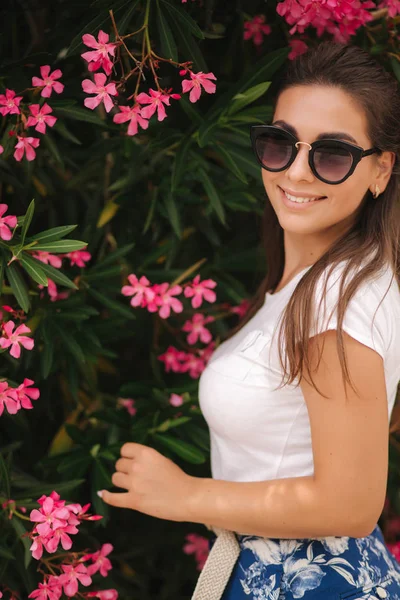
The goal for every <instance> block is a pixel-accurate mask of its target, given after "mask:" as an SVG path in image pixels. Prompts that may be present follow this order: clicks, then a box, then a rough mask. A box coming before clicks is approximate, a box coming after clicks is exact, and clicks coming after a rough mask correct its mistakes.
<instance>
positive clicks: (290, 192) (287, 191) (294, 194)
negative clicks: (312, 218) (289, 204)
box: [278, 186, 323, 198]
mask: <svg viewBox="0 0 400 600" xmlns="http://www.w3.org/2000/svg"><path fill="white" fill-rule="evenodd" d="M278 187H280V186H278ZM281 190H283V191H284V192H286V193H287V194H290V195H291V196H296V198H310V197H311V198H312V197H313V196H312V195H311V196H310V194H309V193H308V194H302V193H301V192H294V191H293V190H289V189H286V188H282V187H281ZM315 197H317V196H315ZM322 197H323V196H322Z"/></svg>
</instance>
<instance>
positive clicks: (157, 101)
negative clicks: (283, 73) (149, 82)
mask: <svg viewBox="0 0 400 600" xmlns="http://www.w3.org/2000/svg"><path fill="white" fill-rule="evenodd" d="M82 41H83V43H84V44H85V45H86V46H88V47H89V48H93V50H92V51H90V52H84V53H83V54H81V56H82V58H83V59H84V60H86V61H87V62H88V69H89V71H91V72H94V71H98V70H99V69H103V70H104V73H95V74H94V81H92V80H91V79H84V80H83V81H82V89H83V91H84V92H85V93H86V94H93V95H91V96H90V97H88V98H85V100H84V105H85V106H86V107H87V108H90V109H91V110H94V109H95V108H97V107H98V106H99V105H100V104H103V105H104V109H105V111H106V112H107V113H109V112H110V111H111V110H112V109H113V108H114V100H113V98H116V97H117V96H118V89H117V87H118V82H115V81H107V77H108V76H109V75H111V72H112V70H113V67H114V63H113V59H114V57H115V50H116V48H117V47H118V46H119V45H120V42H118V43H112V42H109V35H108V33H105V32H104V31H102V30H100V31H99V33H98V37H97V40H96V38H95V37H94V36H93V35H90V34H85V35H83V36H82ZM186 64H187V63H186ZM188 72H189V76H190V79H184V80H183V81H182V92H183V93H187V92H190V94H189V100H190V102H197V100H199V98H200V95H201V89H202V88H203V89H204V91H205V92H207V93H208V94H213V93H215V90H216V86H215V84H214V83H212V82H211V81H210V80H211V79H216V77H215V75H214V74H213V73H203V72H202V71H200V72H199V73H193V72H192V71H191V70H189V69H188V68H185V69H182V70H181V71H180V72H179V73H180V75H186V73H188ZM157 87H158V89H151V88H150V89H149V90H148V93H145V92H141V93H140V94H134V96H133V97H134V103H133V105H132V106H126V105H117V106H116V108H117V109H118V110H119V112H118V113H116V114H115V115H114V117H113V122H114V123H118V124H120V123H126V122H129V124H128V129H127V135H136V134H137V133H138V128H139V126H140V127H141V128H142V129H147V128H148V126H149V119H150V118H151V117H152V116H153V115H154V114H155V113H157V119H158V121H163V120H164V119H165V118H166V117H167V113H166V110H165V107H166V106H170V101H171V99H172V100H179V99H180V98H181V96H180V94H177V93H171V90H172V88H170V89H166V90H163V89H161V88H160V87H159V86H158V82H157Z"/></svg>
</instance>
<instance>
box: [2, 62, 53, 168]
mask: <svg viewBox="0 0 400 600" xmlns="http://www.w3.org/2000/svg"><path fill="white" fill-rule="evenodd" d="M40 74H41V78H40V77H32V85H33V87H35V88H40V89H41V90H42V91H41V94H40V95H41V96H42V97H43V98H50V96H51V94H52V92H53V91H54V92H56V93H57V94H61V93H62V91H63V89H64V85H63V84H62V83H60V82H59V81H57V80H58V79H60V77H61V75H62V72H61V71H60V69H56V70H55V71H53V72H52V73H51V72H50V65H42V66H41V67H40ZM22 100H23V96H17V94H16V92H15V90H10V89H6V90H5V94H0V114H2V115H3V117H5V116H6V115H18V118H20V121H17V126H16V130H12V131H10V136H12V135H15V133H17V143H16V144H15V148H14V158H15V160H17V161H21V160H22V159H23V157H24V156H25V157H26V159H27V160H28V161H31V160H34V159H35V157H36V152H35V148H38V146H39V144H40V138H37V137H32V136H27V135H26V134H25V132H24V131H23V130H24V129H28V128H29V127H34V128H35V130H36V131H37V132H38V133H41V134H45V133H46V127H53V126H54V124H55V123H56V121H57V119H56V117H54V116H53V115H51V113H52V112H53V109H52V108H51V107H50V106H49V105H48V104H47V103H46V102H45V103H44V104H43V105H40V104H30V105H27V106H26V109H29V111H30V114H25V112H24V109H23V108H22V107H21V106H20V104H21V101H22ZM21 128H22V129H21ZM18 131H19V134H18ZM3 151H4V148H3V147H2V146H0V154H2V153H3Z"/></svg>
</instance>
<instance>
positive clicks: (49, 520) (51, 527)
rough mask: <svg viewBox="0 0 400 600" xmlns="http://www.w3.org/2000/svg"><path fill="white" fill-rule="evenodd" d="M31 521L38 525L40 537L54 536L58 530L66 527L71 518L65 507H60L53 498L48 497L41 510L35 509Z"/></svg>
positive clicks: (37, 529) (36, 528)
mask: <svg viewBox="0 0 400 600" xmlns="http://www.w3.org/2000/svg"><path fill="white" fill-rule="evenodd" d="M29 518H30V520H31V521H33V523H39V525H36V527H35V530H36V531H37V532H38V534H39V535H40V536H45V537H46V536H49V535H52V534H53V532H54V531H55V530H56V529H59V528H60V527H66V525H67V521H68V518H69V510H68V509H67V508H66V507H64V506H58V505H57V502H55V501H54V500H53V498H52V497H51V496H47V497H46V498H45V500H44V501H43V504H42V506H41V508H40V509H39V510H37V509H36V508H34V509H33V510H32V511H31V514H30V517H29Z"/></svg>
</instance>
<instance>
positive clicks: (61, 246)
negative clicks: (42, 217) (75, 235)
mask: <svg viewBox="0 0 400 600" xmlns="http://www.w3.org/2000/svg"><path fill="white" fill-rule="evenodd" d="M86 246H87V242H82V241H81V240H58V241H54V242H43V241H41V240H40V241H39V243H38V244H37V245H35V246H33V247H32V250H34V251H36V250H42V251H43V252H50V253H57V252H61V253H64V252H75V251H76V250H82V248H85V247H86Z"/></svg>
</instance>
